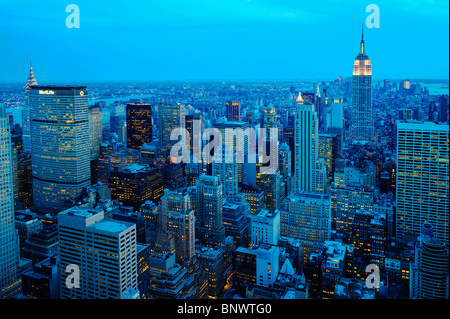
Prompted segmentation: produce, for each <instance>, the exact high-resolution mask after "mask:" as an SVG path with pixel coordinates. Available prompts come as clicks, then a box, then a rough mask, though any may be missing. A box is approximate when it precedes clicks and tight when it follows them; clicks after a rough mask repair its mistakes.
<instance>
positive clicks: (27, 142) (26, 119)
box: [22, 61, 38, 153]
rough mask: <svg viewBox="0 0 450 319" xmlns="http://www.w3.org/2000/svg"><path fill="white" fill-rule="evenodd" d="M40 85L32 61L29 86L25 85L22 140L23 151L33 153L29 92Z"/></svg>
mask: <svg viewBox="0 0 450 319" xmlns="http://www.w3.org/2000/svg"><path fill="white" fill-rule="evenodd" d="M37 85H38V83H37V81H36V78H35V77H34V73H33V66H32V65H31V61H30V72H29V74H28V80H27V84H26V85H25V103H24V106H23V109H22V139H23V151H24V152H25V153H31V135H30V103H29V100H28V92H29V91H30V88H31V87H32V86H37Z"/></svg>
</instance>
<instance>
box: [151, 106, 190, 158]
mask: <svg viewBox="0 0 450 319" xmlns="http://www.w3.org/2000/svg"><path fill="white" fill-rule="evenodd" d="M185 114H186V110H185V106H184V105H183V104H180V103H176V104H173V105H167V104H164V103H161V104H159V105H158V129H159V131H158V139H159V146H160V147H161V149H162V150H163V151H164V152H165V154H166V157H167V158H168V157H169V156H170V150H171V148H172V146H173V145H175V144H176V143H178V139H177V140H171V139H170V135H171V133H172V131H173V130H174V129H177V128H179V129H183V130H184V128H185V125H186V119H185V116H186V115H185Z"/></svg>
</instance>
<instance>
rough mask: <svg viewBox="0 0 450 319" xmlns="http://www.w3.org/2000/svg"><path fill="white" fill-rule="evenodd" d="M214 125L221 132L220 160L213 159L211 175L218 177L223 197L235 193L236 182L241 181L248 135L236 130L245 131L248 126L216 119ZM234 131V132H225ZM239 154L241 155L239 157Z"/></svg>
mask: <svg viewBox="0 0 450 319" xmlns="http://www.w3.org/2000/svg"><path fill="white" fill-rule="evenodd" d="M214 127H215V128H217V129H218V130H220V133H221V134H222V154H221V156H222V160H221V161H216V160H214V161H213V163H212V175H215V176H217V177H219V178H220V182H221V183H222V184H223V193H224V196H225V197H230V196H234V195H237V193H238V190H239V189H238V184H239V182H242V181H243V171H244V170H243V167H244V165H246V164H247V163H246V156H247V154H248V145H249V140H248V138H249V137H248V135H246V134H238V133H237V132H238V131H240V130H242V132H245V131H247V129H248V128H249V125H248V123H246V122H230V121H226V120H225V121H222V120H218V121H216V122H214ZM228 130H230V132H235V133H236V134H234V135H233V134H227V132H228ZM233 130H234V131H233ZM240 154H242V155H243V161H241V160H242V158H241V159H239V156H240Z"/></svg>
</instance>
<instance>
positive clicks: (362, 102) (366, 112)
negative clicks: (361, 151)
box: [351, 33, 374, 142]
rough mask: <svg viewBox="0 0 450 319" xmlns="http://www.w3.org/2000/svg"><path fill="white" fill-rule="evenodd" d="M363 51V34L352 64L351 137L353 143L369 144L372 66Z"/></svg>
mask: <svg viewBox="0 0 450 319" xmlns="http://www.w3.org/2000/svg"><path fill="white" fill-rule="evenodd" d="M365 49H366V48H365V43H364V33H363V38H362V40H361V50H360V53H359V54H358V56H357V57H356V59H355V62H354V64H353V78H352V79H353V80H352V81H353V86H352V127H351V136H352V140H353V141H361V142H371V141H372V140H373V138H374V124H373V114H372V64H371V62H370V59H369V57H368V56H367V54H366V50H365Z"/></svg>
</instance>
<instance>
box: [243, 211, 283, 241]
mask: <svg viewBox="0 0 450 319" xmlns="http://www.w3.org/2000/svg"><path fill="white" fill-rule="evenodd" d="M249 219H250V237H251V247H252V248H253V249H256V248H258V247H259V246H260V245H261V244H263V243H265V244H270V245H278V240H279V239H280V213H279V212H278V211H274V212H270V211H268V210H267V209H264V210H262V211H260V212H259V213H258V214H257V215H250V216H249Z"/></svg>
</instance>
